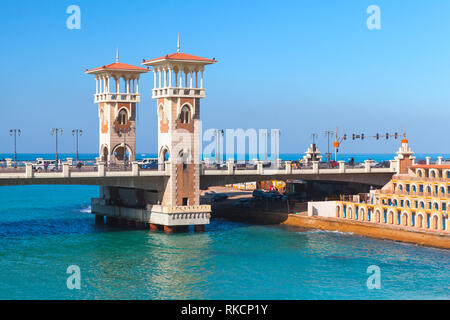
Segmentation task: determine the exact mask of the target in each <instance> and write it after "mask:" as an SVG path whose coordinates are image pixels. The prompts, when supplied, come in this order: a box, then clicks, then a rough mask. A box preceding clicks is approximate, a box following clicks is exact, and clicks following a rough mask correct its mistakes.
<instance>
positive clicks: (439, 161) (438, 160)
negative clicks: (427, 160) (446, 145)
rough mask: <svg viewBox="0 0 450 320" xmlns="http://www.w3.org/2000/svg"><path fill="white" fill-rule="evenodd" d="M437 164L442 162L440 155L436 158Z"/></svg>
mask: <svg viewBox="0 0 450 320" xmlns="http://www.w3.org/2000/svg"><path fill="white" fill-rule="evenodd" d="M437 164H439V165H441V164H442V157H441V156H439V157H438V158H437Z"/></svg>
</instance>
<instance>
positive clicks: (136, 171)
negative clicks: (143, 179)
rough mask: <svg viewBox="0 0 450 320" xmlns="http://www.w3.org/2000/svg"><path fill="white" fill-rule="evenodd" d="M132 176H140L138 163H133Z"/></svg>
mask: <svg viewBox="0 0 450 320" xmlns="http://www.w3.org/2000/svg"><path fill="white" fill-rule="evenodd" d="M131 174H132V175H133V176H138V175H139V164H138V163H137V162H136V161H133V162H132V163H131Z"/></svg>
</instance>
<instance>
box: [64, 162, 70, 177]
mask: <svg viewBox="0 0 450 320" xmlns="http://www.w3.org/2000/svg"><path fill="white" fill-rule="evenodd" d="M62 175H63V177H64V178H68V177H69V175H70V172H69V164H68V163H67V162H65V163H63V170H62Z"/></svg>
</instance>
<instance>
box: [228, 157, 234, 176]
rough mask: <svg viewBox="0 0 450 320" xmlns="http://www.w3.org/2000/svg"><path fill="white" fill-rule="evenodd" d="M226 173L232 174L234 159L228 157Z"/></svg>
mask: <svg viewBox="0 0 450 320" xmlns="http://www.w3.org/2000/svg"><path fill="white" fill-rule="evenodd" d="M227 168H228V174H230V175H232V174H234V160H233V159H230V160H228V161H227Z"/></svg>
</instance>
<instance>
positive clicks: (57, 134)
mask: <svg viewBox="0 0 450 320" xmlns="http://www.w3.org/2000/svg"><path fill="white" fill-rule="evenodd" d="M56 171H58V129H56Z"/></svg>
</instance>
